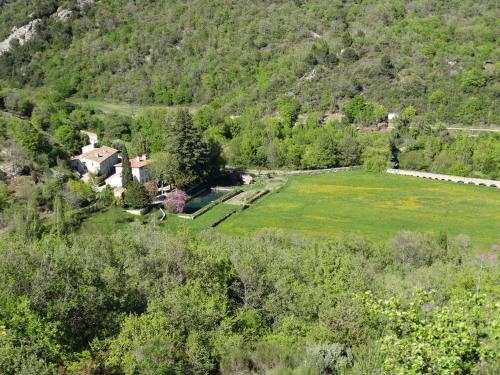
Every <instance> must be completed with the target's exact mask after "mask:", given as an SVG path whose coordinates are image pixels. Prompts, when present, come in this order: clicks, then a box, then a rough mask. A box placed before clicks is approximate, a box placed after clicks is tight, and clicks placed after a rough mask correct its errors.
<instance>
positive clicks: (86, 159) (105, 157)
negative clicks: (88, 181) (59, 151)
mask: <svg viewBox="0 0 500 375" xmlns="http://www.w3.org/2000/svg"><path fill="white" fill-rule="evenodd" d="M90 146H92V147H90ZM93 146H95V145H88V146H85V147H83V148H82V151H83V153H82V154H81V155H78V156H74V157H72V158H71V165H72V166H73V168H76V169H77V170H78V172H80V174H81V175H85V174H87V173H92V174H96V175H101V176H104V177H106V176H109V175H110V174H111V173H112V172H113V167H114V165H115V164H116V163H117V162H118V150H115V149H114V148H112V147H108V146H102V147H98V148H94V147H93Z"/></svg>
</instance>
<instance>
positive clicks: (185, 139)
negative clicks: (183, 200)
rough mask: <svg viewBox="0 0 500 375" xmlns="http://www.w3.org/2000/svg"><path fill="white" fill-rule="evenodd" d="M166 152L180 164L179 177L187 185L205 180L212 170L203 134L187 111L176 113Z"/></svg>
mask: <svg viewBox="0 0 500 375" xmlns="http://www.w3.org/2000/svg"><path fill="white" fill-rule="evenodd" d="M166 151H167V152H168V153H169V154H171V155H173V156H174V157H175V158H176V160H177V163H178V173H177V174H178V175H180V176H182V180H184V181H185V184H188V183H191V182H194V181H196V180H198V179H199V178H203V177H205V176H206V175H207V174H208V171H209V170H210V166H209V162H210V153H209V149H208V145H207V143H206V142H205V141H204V139H203V136H202V134H201V132H200V131H199V130H198V129H197V128H195V127H194V125H193V119H192V118H191V115H190V114H189V112H188V111H187V110H184V109H183V110H180V111H178V112H177V113H175V115H174V118H173V121H172V122H171V123H170V124H169V127H168V143H167V147H166Z"/></svg>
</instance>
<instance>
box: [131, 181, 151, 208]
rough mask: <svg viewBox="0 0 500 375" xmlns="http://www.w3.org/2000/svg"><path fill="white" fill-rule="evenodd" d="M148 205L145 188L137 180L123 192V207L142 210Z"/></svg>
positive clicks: (148, 200)
mask: <svg viewBox="0 0 500 375" xmlns="http://www.w3.org/2000/svg"><path fill="white" fill-rule="evenodd" d="M149 203H150V199H149V196H148V192H147V191H146V188H145V187H144V186H143V185H142V184H141V183H140V182H139V181H137V180H134V181H132V183H131V184H130V185H129V187H128V188H127V191H126V192H125V205H127V206H129V207H132V208H144V207H146V206H147V205H148V204H149Z"/></svg>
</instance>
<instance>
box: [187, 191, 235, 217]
mask: <svg viewBox="0 0 500 375" xmlns="http://www.w3.org/2000/svg"><path fill="white" fill-rule="evenodd" d="M226 193H227V191H216V190H213V189H207V190H206V191H205V192H203V193H201V194H200V195H197V196H196V197H194V198H192V199H190V200H188V201H187V202H186V206H185V207H184V213H186V214H192V213H194V212H196V211H198V210H199V209H200V208H203V207H205V206H206V205H207V204H210V203H212V202H213V201H215V200H217V199H219V198H220V197H222V196H223V195H224V194H226Z"/></svg>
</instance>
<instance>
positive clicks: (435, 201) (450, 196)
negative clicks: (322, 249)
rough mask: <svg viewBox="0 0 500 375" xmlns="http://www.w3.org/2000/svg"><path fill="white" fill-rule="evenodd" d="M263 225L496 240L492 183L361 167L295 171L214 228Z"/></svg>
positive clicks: (498, 218) (498, 226) (499, 202)
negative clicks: (476, 183)
mask: <svg viewBox="0 0 500 375" xmlns="http://www.w3.org/2000/svg"><path fill="white" fill-rule="evenodd" d="M265 228H274V229H282V230H285V231H288V232H293V233H299V234H301V235H304V236H320V237H330V238H333V237H336V236H338V234H340V233H353V232H354V233H360V234H363V235H365V236H367V237H368V238H371V239H373V240H382V241H386V240H387V239H389V238H390V237H392V236H393V235H394V234H395V233H396V232H398V231H401V230H412V231H420V232H439V231H444V232H446V233H448V234H449V235H452V236H456V235H458V234H466V235H468V236H470V237H471V238H472V239H473V240H474V242H475V243H477V244H480V245H483V246H486V247H489V246H491V244H493V243H500V190H498V189H495V188H490V187H481V186H473V185H463V184H456V183H451V182H440V181H432V180H425V179H419V178H415V177H406V176H394V175H388V174H374V173H367V172H363V171H352V172H342V173H332V174H321V175H314V176H295V177H290V178H289V180H288V183H287V185H286V186H284V187H283V188H282V189H281V190H280V191H279V192H277V193H273V194H270V195H269V196H267V197H264V198H263V199H262V200H261V201H260V202H259V203H257V204H256V205H254V206H252V207H250V208H249V209H247V210H245V211H243V212H241V213H238V214H236V215H233V216H232V217H231V218H229V219H228V220H227V221H225V222H223V223H222V224H221V225H220V226H219V227H218V229H219V230H220V231H222V232H224V233H227V234H237V235H244V234H247V233H251V232H255V231H258V230H261V229H265Z"/></svg>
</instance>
